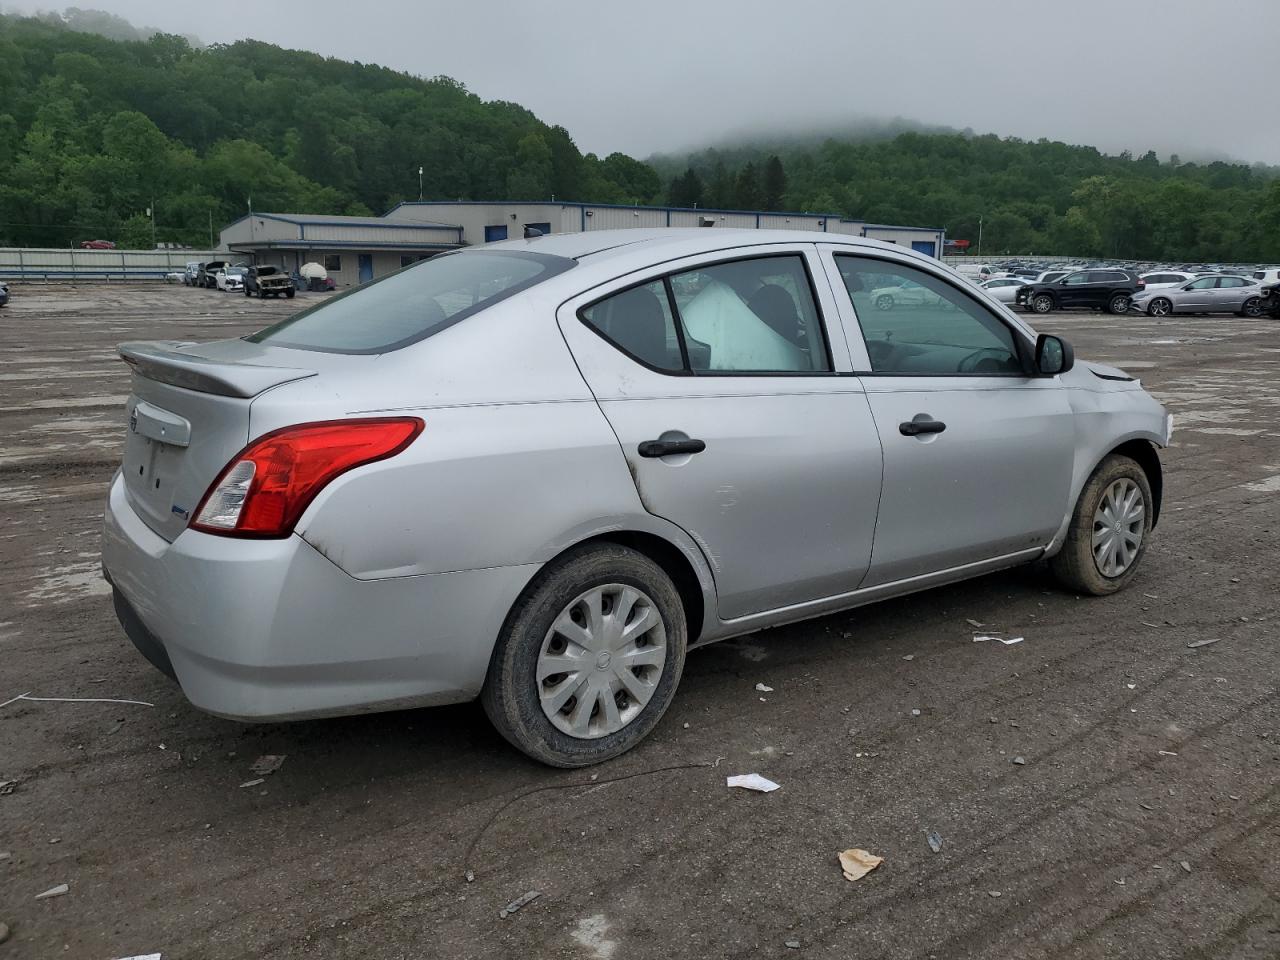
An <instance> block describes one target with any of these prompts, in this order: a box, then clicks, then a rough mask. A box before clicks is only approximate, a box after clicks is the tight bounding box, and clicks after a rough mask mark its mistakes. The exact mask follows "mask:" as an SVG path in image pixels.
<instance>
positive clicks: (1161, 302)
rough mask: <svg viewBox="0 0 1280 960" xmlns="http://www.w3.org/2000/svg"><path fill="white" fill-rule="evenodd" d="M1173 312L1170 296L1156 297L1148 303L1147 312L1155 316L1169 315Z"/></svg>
mask: <svg viewBox="0 0 1280 960" xmlns="http://www.w3.org/2000/svg"><path fill="white" fill-rule="evenodd" d="M1172 312H1173V302H1172V301H1171V300H1169V298H1168V297H1156V298H1155V299H1154V300H1152V301H1151V303H1149V304H1148V305H1147V313H1148V314H1149V315H1150V316H1153V317H1167V316H1168V315H1169V314H1170V313H1172Z"/></svg>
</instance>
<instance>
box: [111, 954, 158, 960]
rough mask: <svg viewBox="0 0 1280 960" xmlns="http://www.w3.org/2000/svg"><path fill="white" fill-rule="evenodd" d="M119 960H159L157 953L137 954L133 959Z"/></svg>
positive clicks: (123, 959) (122, 958) (123, 958)
mask: <svg viewBox="0 0 1280 960" xmlns="http://www.w3.org/2000/svg"><path fill="white" fill-rule="evenodd" d="M120 960H160V954H158V953H139V954H138V955H137V956H133V957H121V958H120Z"/></svg>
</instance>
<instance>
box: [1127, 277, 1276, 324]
mask: <svg viewBox="0 0 1280 960" xmlns="http://www.w3.org/2000/svg"><path fill="white" fill-rule="evenodd" d="M1129 309H1131V310H1137V311H1139V312H1140V313H1146V314H1149V315H1151V316H1153V317H1167V316H1169V315H1170V314H1173V313H1235V314H1239V315H1240V316H1242V317H1259V316H1261V315H1262V313H1263V309H1264V308H1263V305H1262V285H1261V284H1260V283H1259V282H1258V281H1257V280H1253V279H1251V278H1247V277H1237V276H1228V275H1221V276H1219V275H1210V276H1207V277H1200V278H1198V279H1195V280H1190V281H1188V282H1186V283H1181V284H1177V285H1174V286H1165V287H1156V288H1155V289H1154V290H1140V291H1138V292H1137V293H1136V294H1134V296H1133V299H1132V300H1131V301H1130V303H1129Z"/></svg>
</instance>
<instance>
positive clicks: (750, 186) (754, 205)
mask: <svg viewBox="0 0 1280 960" xmlns="http://www.w3.org/2000/svg"><path fill="white" fill-rule="evenodd" d="M763 203H764V198H763V195H762V194H761V192H760V175H759V174H758V173H756V165H755V164H754V163H752V162H751V161H747V162H746V163H744V164H743V165H742V169H740V170H739V171H738V176H737V177H736V178H735V179H734V183H733V204H734V206H735V207H737V208H738V209H739V210H759V209H760V207H761V206H762V205H763Z"/></svg>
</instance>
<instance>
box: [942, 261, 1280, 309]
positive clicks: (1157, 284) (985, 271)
mask: <svg viewBox="0 0 1280 960" xmlns="http://www.w3.org/2000/svg"><path fill="white" fill-rule="evenodd" d="M1183 266H1191V265H1183ZM1200 266H1203V265H1200ZM1042 267H1043V268H1044V269H1042ZM956 269H957V270H958V272H959V273H961V274H962V275H963V276H965V277H967V278H968V279H969V280H971V281H972V282H974V283H976V284H978V285H979V286H981V287H982V288H983V289H984V290H986V291H987V292H988V293H989V294H990V295H991V296H993V297H994V298H995V299H997V300H1000V301H1001V302H1003V303H1008V304H1013V305H1016V306H1018V307H1021V308H1022V309H1024V310H1027V311H1029V312H1032V313H1049V312H1050V311H1052V310H1062V309H1071V308H1091V309H1094V310H1105V311H1107V312H1108V313H1116V314H1119V313H1126V312H1128V311H1130V310H1134V311H1137V312H1140V313H1145V314H1147V315H1149V316H1153V317H1166V316H1169V315H1171V314H1175V313H1234V314H1237V315H1239V316H1243V317H1259V316H1262V315H1263V314H1266V313H1270V312H1272V311H1273V310H1275V308H1276V305H1280V295H1277V294H1276V293H1275V287H1276V286H1277V285H1280V269H1278V268H1276V267H1268V266H1262V265H1259V266H1257V267H1254V268H1246V269H1243V270H1240V269H1237V270H1226V269H1224V268H1222V267H1219V266H1212V267H1211V268H1209V269H1204V270H1193V269H1179V268H1174V267H1169V266H1154V268H1153V269H1150V270H1147V271H1144V272H1139V271H1138V270H1136V269H1134V268H1133V267H1121V266H1114V265H1108V264H1085V265H1078V264H1059V265H1056V266H1049V267H1045V265H1043V264H1035V265H1022V264H1019V263H1017V262H1014V263H1006V264H1001V265H1000V266H999V267H998V268H997V267H992V266H990V265H988V264H961V265H960V266H958V267H957V268H956Z"/></svg>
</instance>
